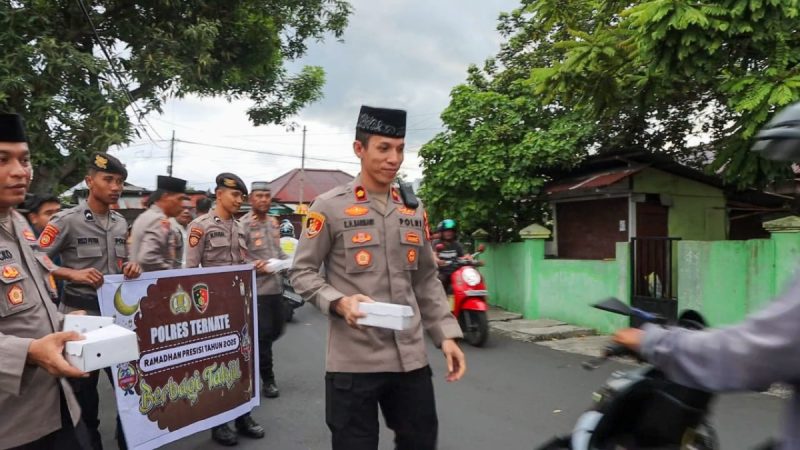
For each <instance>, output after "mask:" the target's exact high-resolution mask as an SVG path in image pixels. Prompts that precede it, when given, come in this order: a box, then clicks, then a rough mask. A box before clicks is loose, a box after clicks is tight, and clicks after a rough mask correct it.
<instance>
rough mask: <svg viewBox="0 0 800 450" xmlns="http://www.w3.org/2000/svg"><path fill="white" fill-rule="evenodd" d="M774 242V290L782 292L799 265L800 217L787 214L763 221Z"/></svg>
mask: <svg viewBox="0 0 800 450" xmlns="http://www.w3.org/2000/svg"><path fill="white" fill-rule="evenodd" d="M764 229H765V230H767V231H769V232H770V234H771V235H772V236H771V237H770V239H771V240H772V242H774V243H775V281H774V282H775V284H774V292H776V293H779V292H782V291H783V289H784V288H785V287H786V284H787V283H788V282H789V280H790V279H791V278H792V276H794V274H795V273H796V272H797V269H798V267H800V217H798V216H788V217H784V218H781V219H777V220H772V221H769V222H764Z"/></svg>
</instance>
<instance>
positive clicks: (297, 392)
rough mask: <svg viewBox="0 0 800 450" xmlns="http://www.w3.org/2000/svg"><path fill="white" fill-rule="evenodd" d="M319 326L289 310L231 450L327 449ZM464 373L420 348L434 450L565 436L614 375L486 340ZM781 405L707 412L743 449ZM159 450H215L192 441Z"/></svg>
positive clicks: (316, 318)
mask: <svg viewBox="0 0 800 450" xmlns="http://www.w3.org/2000/svg"><path fill="white" fill-rule="evenodd" d="M326 327H327V323H326V319H325V318H324V317H323V316H322V315H321V314H320V313H319V312H318V311H317V310H315V309H314V308H313V307H311V306H304V307H303V308H301V309H300V310H298V311H296V314H295V321H294V322H293V323H291V324H289V326H288V329H287V332H286V334H285V335H284V336H283V338H282V339H281V340H280V341H278V342H277V343H276V344H275V355H276V360H275V367H276V373H277V377H278V385H279V387H280V389H281V396H280V398H278V399H272V400H270V399H262V404H261V406H260V407H259V408H257V409H256V410H255V411H254V413H253V415H254V417H255V419H256V420H257V421H258V422H259V423H261V424H262V425H264V426H265V427H266V429H267V436H266V437H265V438H264V439H261V440H249V439H247V438H240V441H239V445H238V447H236V448H242V449H256V448H259V449H263V448H269V449H277V450H312V449H313V450H318V449H319V450H322V449H328V448H330V444H329V433H328V429H327V427H326V425H325V398H324V395H325V391H324V382H323V374H324V363H325V346H326V342H325V341H326ZM464 350H465V352H466V354H467V363H468V368H469V370H468V373H467V376H466V378H465V379H463V380H462V381H460V382H458V383H447V382H446V381H445V380H444V373H445V370H444V361H443V358H442V357H441V353H440V352H439V351H438V350H436V349H435V348H434V347H433V346H432V345H430V344H429V355H430V357H431V366H432V367H433V370H434V373H435V387H436V394H437V404H438V411H439V422H440V431H439V448H440V449H441V450H472V449H474V450H487V449H491V450H496V449H509V450H511V449H532V448H534V447H535V446H536V445H537V444H539V443H541V442H543V441H545V440H547V439H549V438H550V437H552V436H553V435H554V434H559V433H562V432H565V431H567V430H570V429H571V427H572V425H573V424H574V422H575V419H576V418H577V417H578V416H579V415H580V414H581V412H582V411H583V410H584V409H585V408H586V406H587V405H588V404H589V403H590V401H591V393H592V392H593V390H594V389H596V388H597V387H598V386H600V385H601V384H602V382H603V381H604V380H605V379H606V378H607V377H608V375H609V374H610V373H611V372H612V371H613V370H615V369H622V368H625V367H626V366H623V365H620V364H617V363H609V364H608V365H606V366H604V367H602V368H600V369H598V370H596V371H594V372H586V371H584V370H582V369H581V367H580V363H581V362H582V361H583V360H585V359H586V357H583V356H581V355H575V354H570V353H564V352H560V351H557V350H552V349H549V348H545V347H542V346H539V345H535V344H531V343H524V342H517V341H512V340H509V339H506V338H502V337H497V336H492V338H490V340H489V343H488V344H487V346H486V347H484V348H481V349H476V348H470V347H466V348H465V349H464ZM100 379H101V390H102V394H101V395H102V397H103V405H102V406H101V410H102V411H103V418H102V420H101V423H102V424H101V430H102V433H103V437H104V442H105V447H106V448H107V449H113V448H116V444H115V442H114V441H113V428H114V420H113V418H114V415H115V410H114V400H113V394H112V392H111V388H110V386H109V385H108V381H107V379H106V378H105V377H100ZM783 407H784V405H783V401H782V400H780V399H777V398H774V397H770V396H766V395H763V394H737V395H726V396H723V397H721V398H720V399H719V401H718V403H717V404H716V406H715V408H714V411H715V412H714V415H713V417H712V423H713V424H714V425H715V426H716V428H717V430H718V433H719V436H720V440H721V443H722V448H723V449H734V450H739V449H748V448H753V447H754V446H755V445H757V444H758V443H761V442H763V441H764V440H765V439H766V438H767V437H769V436H771V435H776V434H777V432H778V430H779V428H780V416H781V413H782V409H783ZM165 448H170V449H212V448H223V447H221V446H218V445H217V444H215V443H214V442H213V441H212V440H211V438H210V432H202V433H198V434H196V435H194V436H190V437H188V438H185V439H182V440H180V441H178V442H175V443H173V444H170V445H169V446H167V447H165ZM380 448H381V449H391V448H393V445H392V434H391V431H390V430H388V429H386V428H385V426H382V431H381V445H380Z"/></svg>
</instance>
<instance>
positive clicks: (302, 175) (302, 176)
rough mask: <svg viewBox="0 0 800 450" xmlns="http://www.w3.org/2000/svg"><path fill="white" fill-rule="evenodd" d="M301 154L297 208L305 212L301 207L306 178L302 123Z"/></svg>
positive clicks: (304, 140) (304, 133)
mask: <svg viewBox="0 0 800 450" xmlns="http://www.w3.org/2000/svg"><path fill="white" fill-rule="evenodd" d="M301 155H302V156H301V157H300V204H299V205H297V208H298V209H302V210H301V211H300V212H301V213H302V214H305V208H303V184H304V183H305V180H306V126H305V125H303V150H302V154H301Z"/></svg>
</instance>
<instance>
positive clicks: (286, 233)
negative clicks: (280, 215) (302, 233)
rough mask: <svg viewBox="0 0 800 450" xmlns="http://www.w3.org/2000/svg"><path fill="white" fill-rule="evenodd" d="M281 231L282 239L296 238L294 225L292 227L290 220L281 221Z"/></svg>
mask: <svg viewBox="0 0 800 450" xmlns="http://www.w3.org/2000/svg"><path fill="white" fill-rule="evenodd" d="M279 230H280V233H281V237H292V238H293V237H294V225H292V222H290V221H289V219H283V221H281V226H280V228H279Z"/></svg>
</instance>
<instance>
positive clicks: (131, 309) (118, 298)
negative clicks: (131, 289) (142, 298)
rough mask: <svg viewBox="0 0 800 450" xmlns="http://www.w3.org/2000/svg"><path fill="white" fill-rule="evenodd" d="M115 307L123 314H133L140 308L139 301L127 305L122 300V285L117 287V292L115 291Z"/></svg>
mask: <svg viewBox="0 0 800 450" xmlns="http://www.w3.org/2000/svg"><path fill="white" fill-rule="evenodd" d="M114 309H116V310H117V311H118V312H119V313H120V314H122V315H123V316H131V315H133V314H135V313H136V311H138V310H139V302H136V303H135V304H133V305H127V304H125V302H124V301H123V300H122V285H121V284H120V285H119V287H117V292H115V293H114Z"/></svg>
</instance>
